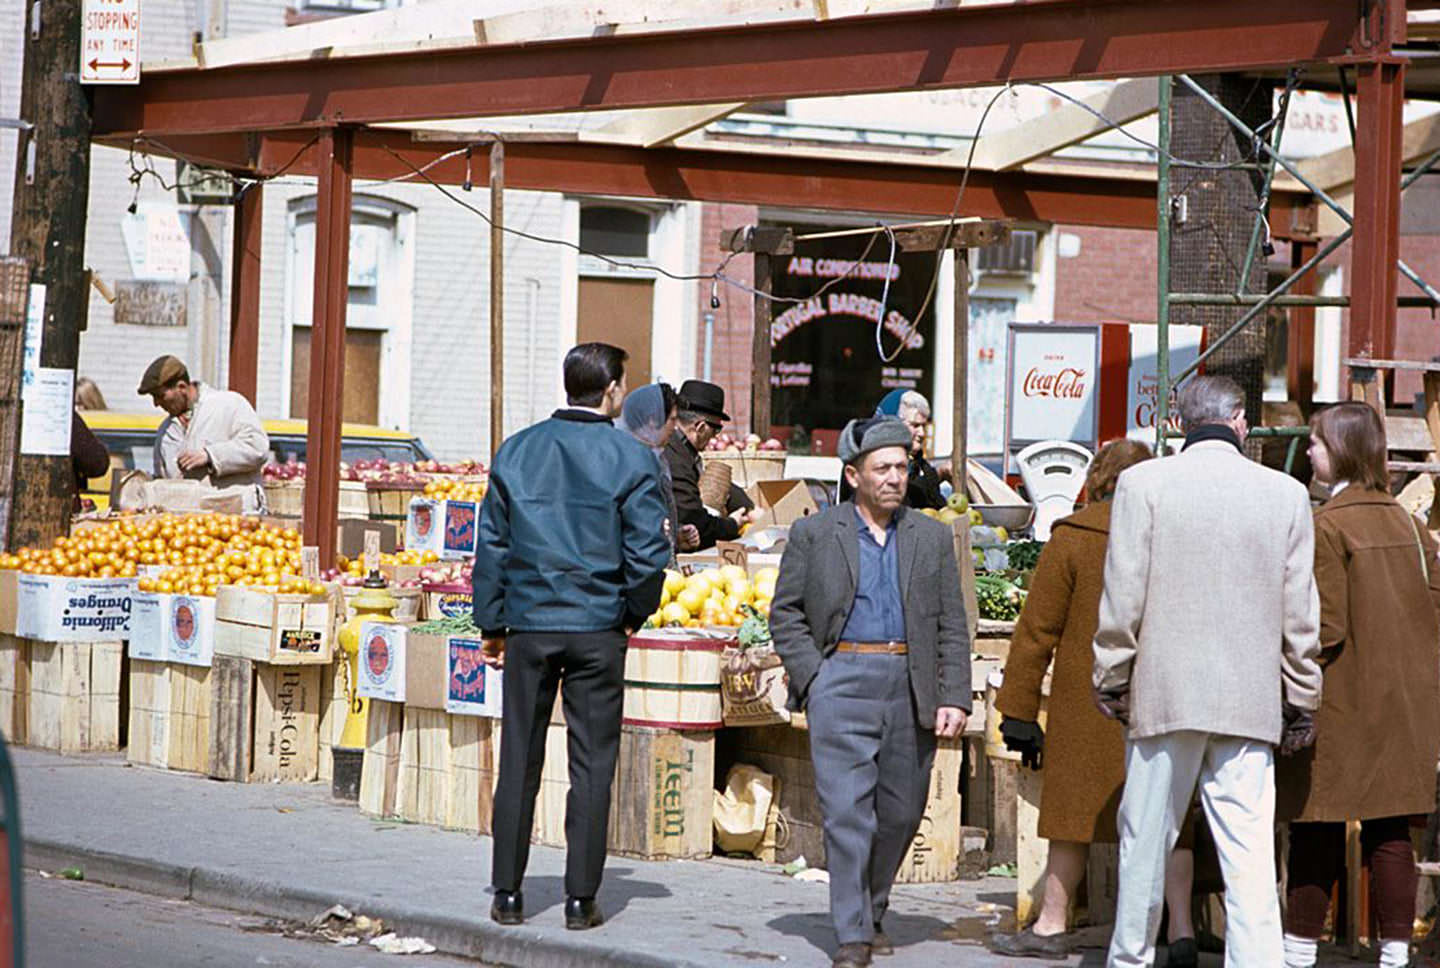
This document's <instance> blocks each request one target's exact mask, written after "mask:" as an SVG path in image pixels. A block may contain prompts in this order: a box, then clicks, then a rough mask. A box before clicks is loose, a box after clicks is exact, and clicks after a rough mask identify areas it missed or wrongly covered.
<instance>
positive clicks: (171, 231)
mask: <svg viewBox="0 0 1440 968" xmlns="http://www.w3.org/2000/svg"><path fill="white" fill-rule="evenodd" d="M120 234H121V235H122V236H123V237H124V239H125V251H126V252H127V253H128V254H129V256H130V274H131V275H132V276H134V277H135V278H136V279H142V280H145V281H148V282H180V283H183V282H187V281H189V279H190V235H189V233H187V232H186V231H185V226H184V224H182V223H181V221H180V210H179V209H178V208H176V206H175V205H174V204H173V203H170V204H166V203H160V202H141V203H140V204H139V205H138V206H136V209H135V211H134V212H133V213H131V214H127V215H126V216H125V217H124V218H123V219H121V221H120Z"/></svg>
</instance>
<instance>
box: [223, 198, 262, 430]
mask: <svg viewBox="0 0 1440 968" xmlns="http://www.w3.org/2000/svg"><path fill="white" fill-rule="evenodd" d="M264 191H265V186H264V185H263V184H260V183H258V182H257V183H256V184H253V185H251V186H249V187H248V188H247V189H246V190H245V191H244V192H242V193H241V194H240V196H239V197H238V198H237V199H235V240H234V247H233V249H232V258H231V260H230V261H231V265H230V273H231V275H230V378H229V381H228V383H229V386H230V389H231V390H234V391H235V392H236V393H238V394H241V395H242V396H243V397H245V399H246V400H249V401H250V405H251V406H252V407H253V406H254V405H255V393H256V390H257V388H258V386H259V369H260V257H261V255H260V254H261V252H262V248H261V232H262V231H263V228H264V222H265V197H264Z"/></svg>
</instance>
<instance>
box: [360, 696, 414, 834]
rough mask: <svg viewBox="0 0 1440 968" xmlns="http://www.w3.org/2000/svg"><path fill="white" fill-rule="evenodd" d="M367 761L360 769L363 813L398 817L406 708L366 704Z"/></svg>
mask: <svg viewBox="0 0 1440 968" xmlns="http://www.w3.org/2000/svg"><path fill="white" fill-rule="evenodd" d="M366 706H367V707H368V709H367V711H366V714H365V758H364V760H363V762H362V763H361V766H360V811H361V812H362V813H366V814H369V815H370V816H372V817H393V816H395V803H396V788H397V786H398V784H399V779H400V743H401V740H402V739H403V738H404V724H405V707H404V706H402V705H401V704H400V703H398V702H384V701H382V700H378V699H374V700H366Z"/></svg>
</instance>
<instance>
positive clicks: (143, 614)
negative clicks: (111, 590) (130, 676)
mask: <svg viewBox="0 0 1440 968" xmlns="http://www.w3.org/2000/svg"><path fill="white" fill-rule="evenodd" d="M170 597H171V596H169V595H164V594H161V593H159V592H136V593H135V594H134V596H132V597H131V600H130V639H129V642H130V644H129V646H128V648H129V651H130V658H132V659H144V660H145V661H147V662H169V661H170V635H169V632H168V630H167V629H166V624H167V623H168V622H169V619H170Z"/></svg>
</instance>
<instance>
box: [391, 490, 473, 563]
mask: <svg viewBox="0 0 1440 968" xmlns="http://www.w3.org/2000/svg"><path fill="white" fill-rule="evenodd" d="M479 536H480V505H479V504H478V503H477V502H475V501H437V500H435V499H434V498H428V497H417V498H414V499H413V500H411V502H410V510H409V513H408V514H407V515H406V518H405V547H406V549H407V550H413V551H433V552H434V553H435V554H437V555H439V556H440V557H441V558H443V559H445V560H447V561H457V560H459V559H462V558H473V557H474V556H475V545H476V541H477V540H478V538H479Z"/></svg>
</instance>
